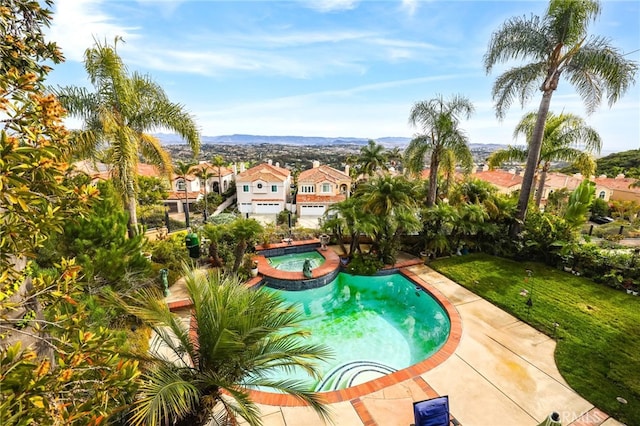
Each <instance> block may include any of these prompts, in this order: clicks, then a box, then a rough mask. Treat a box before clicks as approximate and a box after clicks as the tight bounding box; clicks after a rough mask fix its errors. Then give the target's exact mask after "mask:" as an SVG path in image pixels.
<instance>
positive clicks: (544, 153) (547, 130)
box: [488, 112, 602, 207]
mask: <svg viewBox="0 0 640 426" xmlns="http://www.w3.org/2000/svg"><path fill="white" fill-rule="evenodd" d="M536 122H537V114H536V113H535V112H531V113H529V114H527V115H525V116H524V117H523V118H522V120H520V122H519V123H518V125H517V126H516V129H515V130H514V132H513V135H514V137H517V136H518V135H524V136H525V137H526V138H527V140H531V135H532V134H533V130H534V128H535V125H536ZM578 146H580V147H581V148H582V149H579V148H578ZM574 147H575V148H574ZM601 147H602V141H601V140H600V135H599V134H598V132H597V131H596V130H595V129H593V128H592V127H589V126H588V125H587V123H586V122H585V121H584V120H583V119H582V118H580V117H578V116H577V115H574V114H569V113H567V114H564V113H562V114H560V115H555V114H554V113H553V112H549V113H548V114H547V121H546V123H545V126H544V131H543V137H542V147H541V149H540V156H539V158H538V165H537V169H540V176H539V179H538V190H537V192H536V196H535V203H536V207H540V203H541V201H542V193H543V191H544V184H545V181H546V179H547V173H548V172H549V169H550V168H551V163H552V162H554V161H567V162H570V163H571V164H572V166H574V167H577V168H578V170H579V171H580V173H582V175H584V176H586V177H589V176H591V175H592V174H593V173H594V172H595V160H594V159H593V157H592V156H591V155H590V154H589V152H595V153H600V149H601ZM527 151H528V150H527V148H526V147H522V146H508V147H507V148H505V149H499V150H497V151H494V152H493V153H492V154H491V155H490V156H489V159H488V160H489V161H488V162H489V167H490V168H494V167H498V166H500V165H502V164H503V163H505V162H508V161H525V159H526V158H527ZM585 151H588V152H585Z"/></svg>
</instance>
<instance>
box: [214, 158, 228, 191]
mask: <svg viewBox="0 0 640 426" xmlns="http://www.w3.org/2000/svg"><path fill="white" fill-rule="evenodd" d="M224 164H225V162H224V157H223V156H222V155H214V156H213V158H212V159H211V165H212V166H214V167H216V168H217V172H218V194H220V195H222V166H224Z"/></svg>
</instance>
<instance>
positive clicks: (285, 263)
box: [267, 251, 324, 272]
mask: <svg viewBox="0 0 640 426" xmlns="http://www.w3.org/2000/svg"><path fill="white" fill-rule="evenodd" d="M267 259H268V261H269V264H270V265H271V266H272V267H273V268H275V269H279V270H281V271H297V272H300V271H302V267H303V266H304V261H305V260H306V259H309V261H310V262H311V269H314V268H317V267H318V266H320V265H322V263H323V262H324V257H323V256H322V255H321V254H320V253H318V252H317V251H308V252H304V253H291V254H284V255H281V256H273V257H269V258H267Z"/></svg>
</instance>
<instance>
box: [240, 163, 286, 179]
mask: <svg viewBox="0 0 640 426" xmlns="http://www.w3.org/2000/svg"><path fill="white" fill-rule="evenodd" d="M290 175H291V172H290V171H289V170H287V169H283V168H282V167H277V166H274V165H271V164H267V163H262V164H259V165H257V166H255V167H251V168H250V169H248V170H245V171H244V172H242V173H240V174H239V175H238V177H237V178H236V182H255V181H257V180H262V181H265V182H285V181H286V180H287V178H288V177H289V176H290Z"/></svg>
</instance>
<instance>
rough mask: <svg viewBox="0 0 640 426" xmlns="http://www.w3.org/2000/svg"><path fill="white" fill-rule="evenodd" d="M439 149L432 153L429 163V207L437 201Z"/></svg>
mask: <svg viewBox="0 0 640 426" xmlns="http://www.w3.org/2000/svg"><path fill="white" fill-rule="evenodd" d="M438 154H439V153H438V151H437V150H434V151H433V153H431V164H430V165H429V193H428V194H427V207H433V205H434V204H435V203H436V195H437V194H436V190H437V188H438V166H439V165H440V161H439V159H438Z"/></svg>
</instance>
